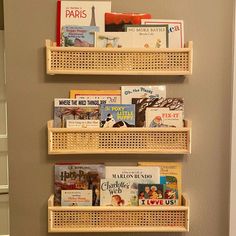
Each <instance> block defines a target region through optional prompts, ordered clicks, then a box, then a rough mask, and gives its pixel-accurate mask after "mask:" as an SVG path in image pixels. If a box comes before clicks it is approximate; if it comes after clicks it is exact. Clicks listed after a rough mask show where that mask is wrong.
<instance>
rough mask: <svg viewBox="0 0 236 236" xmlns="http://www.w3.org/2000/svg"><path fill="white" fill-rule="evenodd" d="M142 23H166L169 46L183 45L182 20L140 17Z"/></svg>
mask: <svg viewBox="0 0 236 236" xmlns="http://www.w3.org/2000/svg"><path fill="white" fill-rule="evenodd" d="M141 24H142V25H163V24H164V25H166V24H168V33H169V48H183V47H184V21H183V20H170V19H168V20H164V19H142V20H141Z"/></svg>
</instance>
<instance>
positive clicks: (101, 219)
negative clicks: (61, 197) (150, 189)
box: [50, 207, 188, 232]
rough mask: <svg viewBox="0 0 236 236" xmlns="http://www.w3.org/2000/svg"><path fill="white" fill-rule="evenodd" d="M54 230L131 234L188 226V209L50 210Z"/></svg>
mask: <svg viewBox="0 0 236 236" xmlns="http://www.w3.org/2000/svg"><path fill="white" fill-rule="evenodd" d="M50 215H51V228H52V229H53V230H55V232H56V230H57V229H63V230H66V231H67V232H70V230H73V231H75V230H76V231H78V232H79V231H80V230H81V229H83V228H84V229H89V230H90V231H96V230H99V229H109V228H110V229H111V230H112V229H114V228H116V230H117V231H119V229H120V230H122V229H123V228H124V227H125V228H127V229H126V231H132V230H133V229H136V230H137V228H138V229H139V231H145V230H146V229H148V228H149V227H152V228H153V227H154V228H156V231H158V228H159V227H173V228H174V227H182V228H186V227H187V221H188V219H187V214H186V210H167V211H166V210H158V207H156V210H154V211H153V210H152V211H148V210H145V211H144V210H141V209H140V210H137V211H130V210H127V211H126V210H121V211H120V210H119V211H115V210H103V211H100V210H91V211H83V210H78V211H70V210H67V211H59V210H55V211H53V210H52V211H51V213H50Z"/></svg>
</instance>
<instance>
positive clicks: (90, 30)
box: [61, 25, 99, 47]
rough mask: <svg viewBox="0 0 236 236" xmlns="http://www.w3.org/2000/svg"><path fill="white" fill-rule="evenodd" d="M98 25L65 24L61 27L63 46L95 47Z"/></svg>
mask: <svg viewBox="0 0 236 236" xmlns="http://www.w3.org/2000/svg"><path fill="white" fill-rule="evenodd" d="M98 31H99V28H98V27H97V26H76V25H65V26H63V27H62V29H61V41H62V43H61V46H62V47H72V46H73V47H94V44H95V36H94V32H98Z"/></svg>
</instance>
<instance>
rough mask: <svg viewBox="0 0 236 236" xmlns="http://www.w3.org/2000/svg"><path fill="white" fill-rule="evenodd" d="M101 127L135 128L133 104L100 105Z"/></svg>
mask: <svg viewBox="0 0 236 236" xmlns="http://www.w3.org/2000/svg"><path fill="white" fill-rule="evenodd" d="M100 113H101V127H102V128H112V127H118V128H119V127H135V105H134V104H127V105H126V104H121V105H120V104H119V105H116V104H102V105H100Z"/></svg>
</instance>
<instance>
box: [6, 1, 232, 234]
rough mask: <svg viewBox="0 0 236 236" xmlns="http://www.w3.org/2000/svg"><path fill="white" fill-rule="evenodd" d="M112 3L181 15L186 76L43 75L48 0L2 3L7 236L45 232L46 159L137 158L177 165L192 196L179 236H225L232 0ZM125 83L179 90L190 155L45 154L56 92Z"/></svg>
mask: <svg viewBox="0 0 236 236" xmlns="http://www.w3.org/2000/svg"><path fill="white" fill-rule="evenodd" d="M112 10H113V11H117V12H150V13H151V14H152V15H153V17H154V18H169V19H170V18H173V19H183V20H184V22H185V40H186V41H188V40H193V42H194V62H193V75H192V76H188V77H186V78H185V79H184V78H182V77H178V76H176V77H175V76H173V77H170V76H167V77H165V76H79V75H75V76H71V75H62V76H48V75H46V74H45V39H47V38H49V39H55V28H56V26H55V19H56V0H51V1H48V0H41V1H36V0H33V1H32V0H24V1H16V0H7V1H5V32H6V53H7V58H6V72H7V99H8V133H9V165H10V210H11V212H10V213H11V214H10V227H11V232H10V234H11V236H28V235H29V236H30V235H35V236H43V235H48V233H47V199H48V197H49V195H50V194H51V193H52V191H53V163H54V162H57V161H79V162H93V163H97V162H103V161H110V162H113V163H123V164H132V163H136V162H137V161H144V160H146V161H155V160H181V161H182V162H183V190H184V192H186V193H188V194H189V197H190V201H191V213H190V217H191V218H190V232H189V233H186V235H189V236H199V235H204V236H205V235H213V236H226V235H228V228H229V217H228V215H229V209H228V206H229V205H228V202H229V201H228V199H229V170H230V168H229V159H230V154H229V151H230V116H231V112H230V111H231V94H230V93H231V89H230V86H231V81H232V78H231V70H232V60H231V58H232V25H233V0H229V1H224V0H215V1H214V2H212V1H210V0H205V1H203V0H200V1H189V0H183V1H174V0H169V1H166V0H148V1H141V0H136V1H133V0H112ZM133 84H166V85H167V94H168V96H182V97H184V99H185V116H186V118H189V119H191V120H192V121H193V135H192V140H193V143H192V154H191V155H189V156H181V155H167V156H164V155H107V156H104V155H81V156H69V155H65V156H48V155H47V132H46V122H47V121H48V120H49V119H51V118H52V102H53V99H54V98H55V97H67V96H68V94H69V90H70V89H76V88H82V89H99V88H102V89H105V88H107V89H118V88H119V87H120V85H133ZM94 235H103V234H94ZM113 235H132V233H127V234H121V233H117V234H113ZM135 235H156V233H137V234H135ZM158 235H163V236H164V235H165V236H166V235H185V234H181V233H176V234H175V233H173V234H169V233H167V234H163V233H159V234H158Z"/></svg>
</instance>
